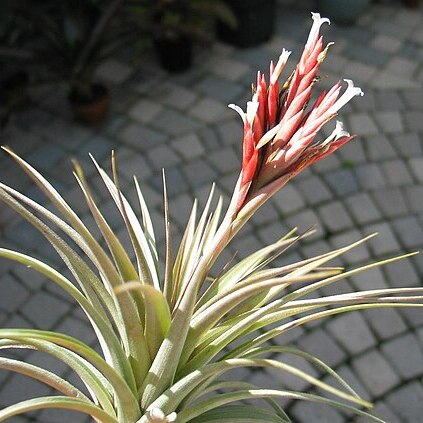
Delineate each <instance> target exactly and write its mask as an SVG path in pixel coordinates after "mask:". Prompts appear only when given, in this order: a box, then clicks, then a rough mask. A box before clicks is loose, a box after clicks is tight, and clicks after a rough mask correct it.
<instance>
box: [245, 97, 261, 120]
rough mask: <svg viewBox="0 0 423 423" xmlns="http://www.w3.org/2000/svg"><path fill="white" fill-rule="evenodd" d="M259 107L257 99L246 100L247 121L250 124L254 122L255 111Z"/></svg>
mask: <svg viewBox="0 0 423 423" xmlns="http://www.w3.org/2000/svg"><path fill="white" fill-rule="evenodd" d="M258 108H259V102H258V101H257V100H254V101H249V102H247V113H246V116H247V122H248V123H249V124H250V125H252V124H253V122H254V118H255V116H256V115H257V111H258Z"/></svg>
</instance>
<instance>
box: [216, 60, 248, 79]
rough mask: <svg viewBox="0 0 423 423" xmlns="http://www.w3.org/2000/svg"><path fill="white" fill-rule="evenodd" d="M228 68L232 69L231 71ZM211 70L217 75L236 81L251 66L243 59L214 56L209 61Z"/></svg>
mask: <svg viewBox="0 0 423 423" xmlns="http://www.w3.org/2000/svg"><path fill="white" fill-rule="evenodd" d="M228 69H230V72H228ZM209 70H210V72H212V73H214V74H215V75H218V76H221V77H223V78H227V79H230V80H233V81H236V80H238V79H239V78H241V77H242V76H244V75H245V74H246V73H247V72H249V71H250V67H249V66H248V65H246V64H245V63H243V62H241V61H238V60H233V59H230V58H228V57H216V56H213V57H212V58H211V60H210V63H209Z"/></svg>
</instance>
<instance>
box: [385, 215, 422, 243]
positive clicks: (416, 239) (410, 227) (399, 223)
mask: <svg viewBox="0 0 423 423" xmlns="http://www.w3.org/2000/svg"><path fill="white" fill-rule="evenodd" d="M392 227H393V228H394V231H395V233H396V234H397V236H398V239H399V240H400V242H401V243H402V245H404V246H405V247H406V248H418V247H419V246H421V245H422V239H423V228H422V225H421V223H420V222H419V221H418V220H417V219H416V218H415V217H414V216H407V217H401V218H398V219H395V220H394V221H393V222H392Z"/></svg>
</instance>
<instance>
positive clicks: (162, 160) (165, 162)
mask: <svg viewBox="0 0 423 423" xmlns="http://www.w3.org/2000/svg"><path fill="white" fill-rule="evenodd" d="M147 156H148V161H149V163H151V165H152V166H153V167H154V168H155V169H156V170H160V169H163V168H164V169H167V168H169V167H172V166H174V165H176V164H178V163H180V161H181V159H180V158H179V157H178V156H177V155H176V153H174V152H173V151H172V150H171V149H170V148H168V147H167V146H166V145H159V146H158V147H156V148H153V149H151V150H150V151H149V152H148V153H147Z"/></svg>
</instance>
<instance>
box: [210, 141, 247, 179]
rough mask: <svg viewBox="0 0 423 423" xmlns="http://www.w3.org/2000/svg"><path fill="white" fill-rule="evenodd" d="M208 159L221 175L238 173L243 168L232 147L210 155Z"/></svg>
mask: <svg viewBox="0 0 423 423" xmlns="http://www.w3.org/2000/svg"><path fill="white" fill-rule="evenodd" d="M207 158H208V160H209V161H210V163H211V164H212V165H213V167H214V168H215V169H216V170H217V171H218V172H219V174H225V173H229V172H231V171H234V170H235V171H236V170H237V169H239V168H240V166H241V163H240V162H241V160H240V158H239V156H238V155H237V154H235V152H234V150H233V149H232V148H230V147H229V148H222V149H219V150H217V151H215V152H213V153H211V154H209V155H208V156H207Z"/></svg>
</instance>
